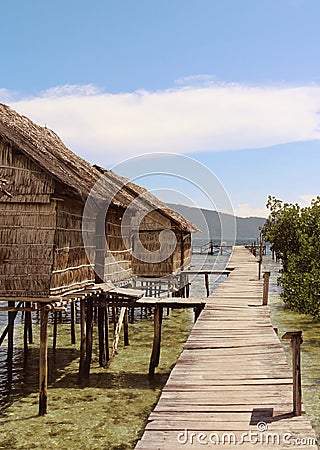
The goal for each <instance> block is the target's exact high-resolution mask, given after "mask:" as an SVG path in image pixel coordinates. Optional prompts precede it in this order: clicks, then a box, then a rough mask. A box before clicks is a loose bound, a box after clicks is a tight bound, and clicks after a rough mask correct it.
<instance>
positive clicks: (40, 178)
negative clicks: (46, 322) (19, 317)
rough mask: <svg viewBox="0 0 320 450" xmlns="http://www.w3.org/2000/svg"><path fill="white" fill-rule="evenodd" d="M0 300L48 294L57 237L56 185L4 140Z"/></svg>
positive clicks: (0, 165)
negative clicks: (54, 241)
mask: <svg viewBox="0 0 320 450" xmlns="http://www.w3.org/2000/svg"><path fill="white" fill-rule="evenodd" d="M0 180H6V183H5V184H4V185H3V187H4V189H5V190H6V191H7V192H9V193H10V194H11V195H12V197H10V196H8V195H7V194H5V192H3V191H1V190H0V217H1V222H0V296H1V297H11V296H12V297H26V296H30V297H43V296H47V295H48V294H49V287H50V274H51V268H52V258H53V240H54V234H55V223H56V219H55V205H54V204H53V202H50V196H51V194H52V193H53V192H54V187H55V182H54V180H53V179H52V177H50V176H49V175H47V174H46V173H45V172H44V171H42V170H41V169H39V167H38V166H37V165H36V164H34V163H33V162H32V161H31V160H29V159H28V158H26V157H25V156H24V155H23V154H21V153H20V152H19V151H18V150H17V149H15V148H13V147H12V146H10V145H9V144H7V143H6V142H4V141H2V140H0Z"/></svg>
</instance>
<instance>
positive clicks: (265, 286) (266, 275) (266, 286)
mask: <svg viewBox="0 0 320 450" xmlns="http://www.w3.org/2000/svg"><path fill="white" fill-rule="evenodd" d="M269 279H270V272H264V274H263V280H264V281H263V298H262V305H263V306H266V305H267V304H268V296H269Z"/></svg>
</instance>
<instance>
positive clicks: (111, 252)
mask: <svg viewBox="0 0 320 450" xmlns="http://www.w3.org/2000/svg"><path fill="white" fill-rule="evenodd" d="M123 212H124V211H123V210H122V209H121V208H111V207H110V208H109V209H108V211H107V216H106V221H105V224H106V229H105V232H106V243H107V248H106V249H105V253H104V254H105V258H104V281H112V282H115V283H122V282H125V281H127V280H128V279H129V278H131V276H132V258H131V247H130V245H131V234H130V229H129V227H126V226H124V225H122V217H123Z"/></svg>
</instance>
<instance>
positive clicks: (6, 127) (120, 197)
mask: <svg viewBox="0 0 320 450" xmlns="http://www.w3.org/2000/svg"><path fill="white" fill-rule="evenodd" d="M0 138H2V139H3V140H5V141H7V142H8V143H10V144H11V145H13V146H14V147H16V148H17V149H19V151H21V152H22V153H24V154H25V155H26V156H28V157H29V158H30V159H31V160H32V161H33V162H34V163H36V164H37V165H39V166H40V167H41V168H42V169H43V170H44V171H45V172H47V173H49V174H50V175H51V176H53V177H54V178H55V179H56V180H58V181H59V182H61V183H62V184H64V185H65V186H67V187H69V188H70V189H71V190H72V191H73V192H74V193H75V194H76V195H77V196H79V197H80V198H81V199H82V200H84V201H85V200H86V199H87V197H88V195H89V194H90V192H91V190H92V188H93V187H94V185H95V184H96V183H97V181H98V180H100V179H101V172H103V173H104V174H105V177H104V182H103V186H102V187H100V190H98V192H96V195H97V196H98V197H100V200H108V201H111V203H112V204H114V205H116V206H121V207H123V208H126V207H127V206H129V204H130V203H131V202H132V201H133V199H134V198H136V197H138V196H139V198H141V202H142V203H143V204H145V202H146V203H147V204H149V206H151V207H153V208H154V209H157V210H159V211H160V212H161V213H163V214H164V215H165V216H167V217H168V218H169V219H171V220H173V221H174V222H175V223H176V224H177V225H178V226H180V227H181V228H182V229H184V230H187V231H199V230H198V229H197V228H196V227H195V226H194V225H192V224H191V223H190V222H189V221H187V220H186V219H184V218H183V217H182V216H180V215H179V214H178V213H176V212H175V211H172V210H171V209H170V208H168V207H167V206H166V205H165V203H163V202H161V201H160V200H159V199H157V198H156V197H155V196H154V195H152V194H151V193H150V192H148V191H147V190H146V189H144V188H142V187H140V186H138V185H136V184H134V183H131V182H130V181H129V180H127V179H125V178H123V177H120V176H119V175H116V174H115V173H114V172H112V171H110V170H106V169H101V168H100V167H99V166H92V165H91V164H90V163H89V162H87V161H86V160H84V159H83V158H81V157H80V156H78V155H76V154H75V153H73V152H72V151H71V150H69V149H68V148H67V147H66V146H65V145H64V143H63V142H62V141H61V139H60V138H59V137H58V136H57V134H56V133H54V132H53V131H52V130H50V129H48V128H47V127H41V126H39V125H37V124H35V123H34V122H32V121H31V120H30V119H28V118H27V117H25V116H22V115H21V114H19V113H17V112H16V111H14V110H12V109H11V108H9V107H8V106H7V105H4V104H1V103H0ZM117 187H120V189H117ZM139 201H140V200H139Z"/></svg>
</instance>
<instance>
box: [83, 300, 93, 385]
mask: <svg viewBox="0 0 320 450" xmlns="http://www.w3.org/2000/svg"><path fill="white" fill-rule="evenodd" d="M86 303H87V305H86V306H87V314H86V357H85V363H84V376H85V377H86V378H89V375H90V365H91V358H92V335H93V299H92V297H89V298H88V299H87V302H86Z"/></svg>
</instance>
